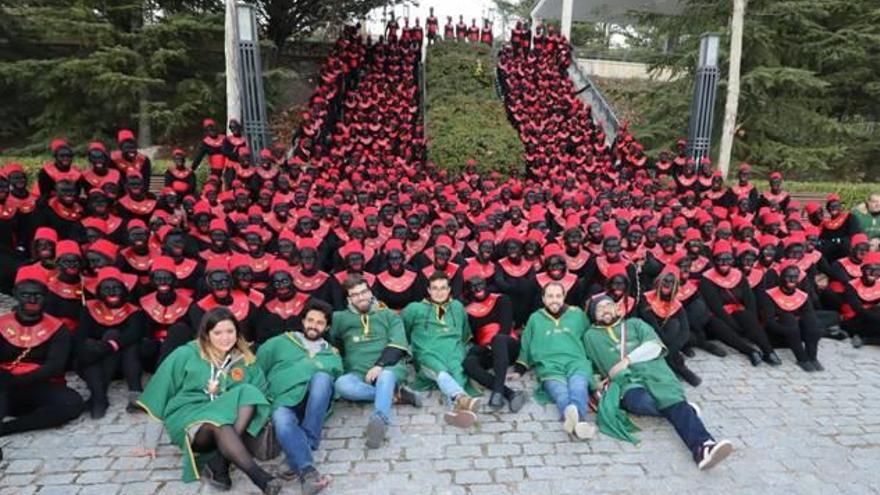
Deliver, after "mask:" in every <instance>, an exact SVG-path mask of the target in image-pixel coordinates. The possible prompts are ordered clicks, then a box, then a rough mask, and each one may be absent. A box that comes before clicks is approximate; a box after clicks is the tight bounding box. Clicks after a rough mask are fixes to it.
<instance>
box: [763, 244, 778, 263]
mask: <svg viewBox="0 0 880 495" xmlns="http://www.w3.org/2000/svg"><path fill="white" fill-rule="evenodd" d="M761 259H762V261H763V262H764V264H767V265H769V264H770V263H772V262H773V261H774V260H775V259H776V246H764V247H762V248H761Z"/></svg>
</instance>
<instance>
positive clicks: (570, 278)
mask: <svg viewBox="0 0 880 495" xmlns="http://www.w3.org/2000/svg"><path fill="white" fill-rule="evenodd" d="M535 278H536V279H537V281H538V285H539V286H540V287H541V289H543V288H544V287H546V286H547V284H549V283H550V282H559V283H561V284H562V286H563V287H565V293H566V294H568V291H570V290H571V288H572V287H574V283H575V282H577V275H575V274H574V273H566V274H565V276H563V277H562V279H560V280H555V279H553V278H550V275H549V274H547V273H544V272H541V273H539V274H538V275H536V277H535Z"/></svg>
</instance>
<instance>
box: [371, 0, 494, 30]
mask: <svg viewBox="0 0 880 495" xmlns="http://www.w3.org/2000/svg"><path fill="white" fill-rule="evenodd" d="M429 7H434V15H435V16H436V17H437V19H438V20H439V22H440V33H441V35H442V33H443V26H444V25H445V24H446V16H452V20H453V22H454V23H457V22H458V16H459V15H464V21H465V23H467V25H468V26H470V24H471V19H474V18H475V19H477V26H482V25H483V21H482V19H483V18H484V17H489V18H490V19H491V18H492V17H494V25H493V31H494V33H495V37H496V38H497V37H499V36H501V32H502V26H501V18H500V17H499V16H498V14H497V13H494V11H495V2H493V1H492V0H435V1H433V2H432V1H429V0H420V1H419V6H418V7H415V6H408V7H405V6H400V5H398V6H397V7H395V8H394V13H395V17H396V18H398V24H400V25H401V26H403V22H402V21H400V20H399V19H400V18H402V17H405V16H406V14H407V12H409V18H410V24H412V23H414V22H415V18H416V17H418V18H419V21H420V24H421V25H422V27H424V25H425V19H426V18H427V17H428V9H429ZM493 13H494V14H493ZM368 17H369V20H368V22H367V29H368V30H369V32H370V33H372V34H374V35H378V34H380V33H382V32H383V31H384V29H385V28H384V24H383V23H382V22H381V19H382V9H376V10H374V11H373V12H371V13H370V14H369V16H368Z"/></svg>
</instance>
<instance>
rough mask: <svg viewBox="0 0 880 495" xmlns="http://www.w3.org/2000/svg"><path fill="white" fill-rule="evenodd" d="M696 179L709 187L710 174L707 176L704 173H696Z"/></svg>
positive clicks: (710, 182) (710, 183)
mask: <svg viewBox="0 0 880 495" xmlns="http://www.w3.org/2000/svg"><path fill="white" fill-rule="evenodd" d="M697 181H698V182H699V183H700V185H703V186H706V187H709V186H711V185H712V176H711V175H710V176H709V177H706V176H704V175H697Z"/></svg>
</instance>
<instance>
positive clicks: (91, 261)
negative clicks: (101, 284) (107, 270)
mask: <svg viewBox="0 0 880 495" xmlns="http://www.w3.org/2000/svg"><path fill="white" fill-rule="evenodd" d="M86 262H87V263H88V267H89V269H90V270H91V271H92V273H94V272H97V271H98V270H99V269H101V268H104V267H105V266H109V265H110V264H111V263H112V262H113V260H111V259H109V258H107V257H106V256H104V255H103V254H101V253H96V252H94V251H86Z"/></svg>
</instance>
